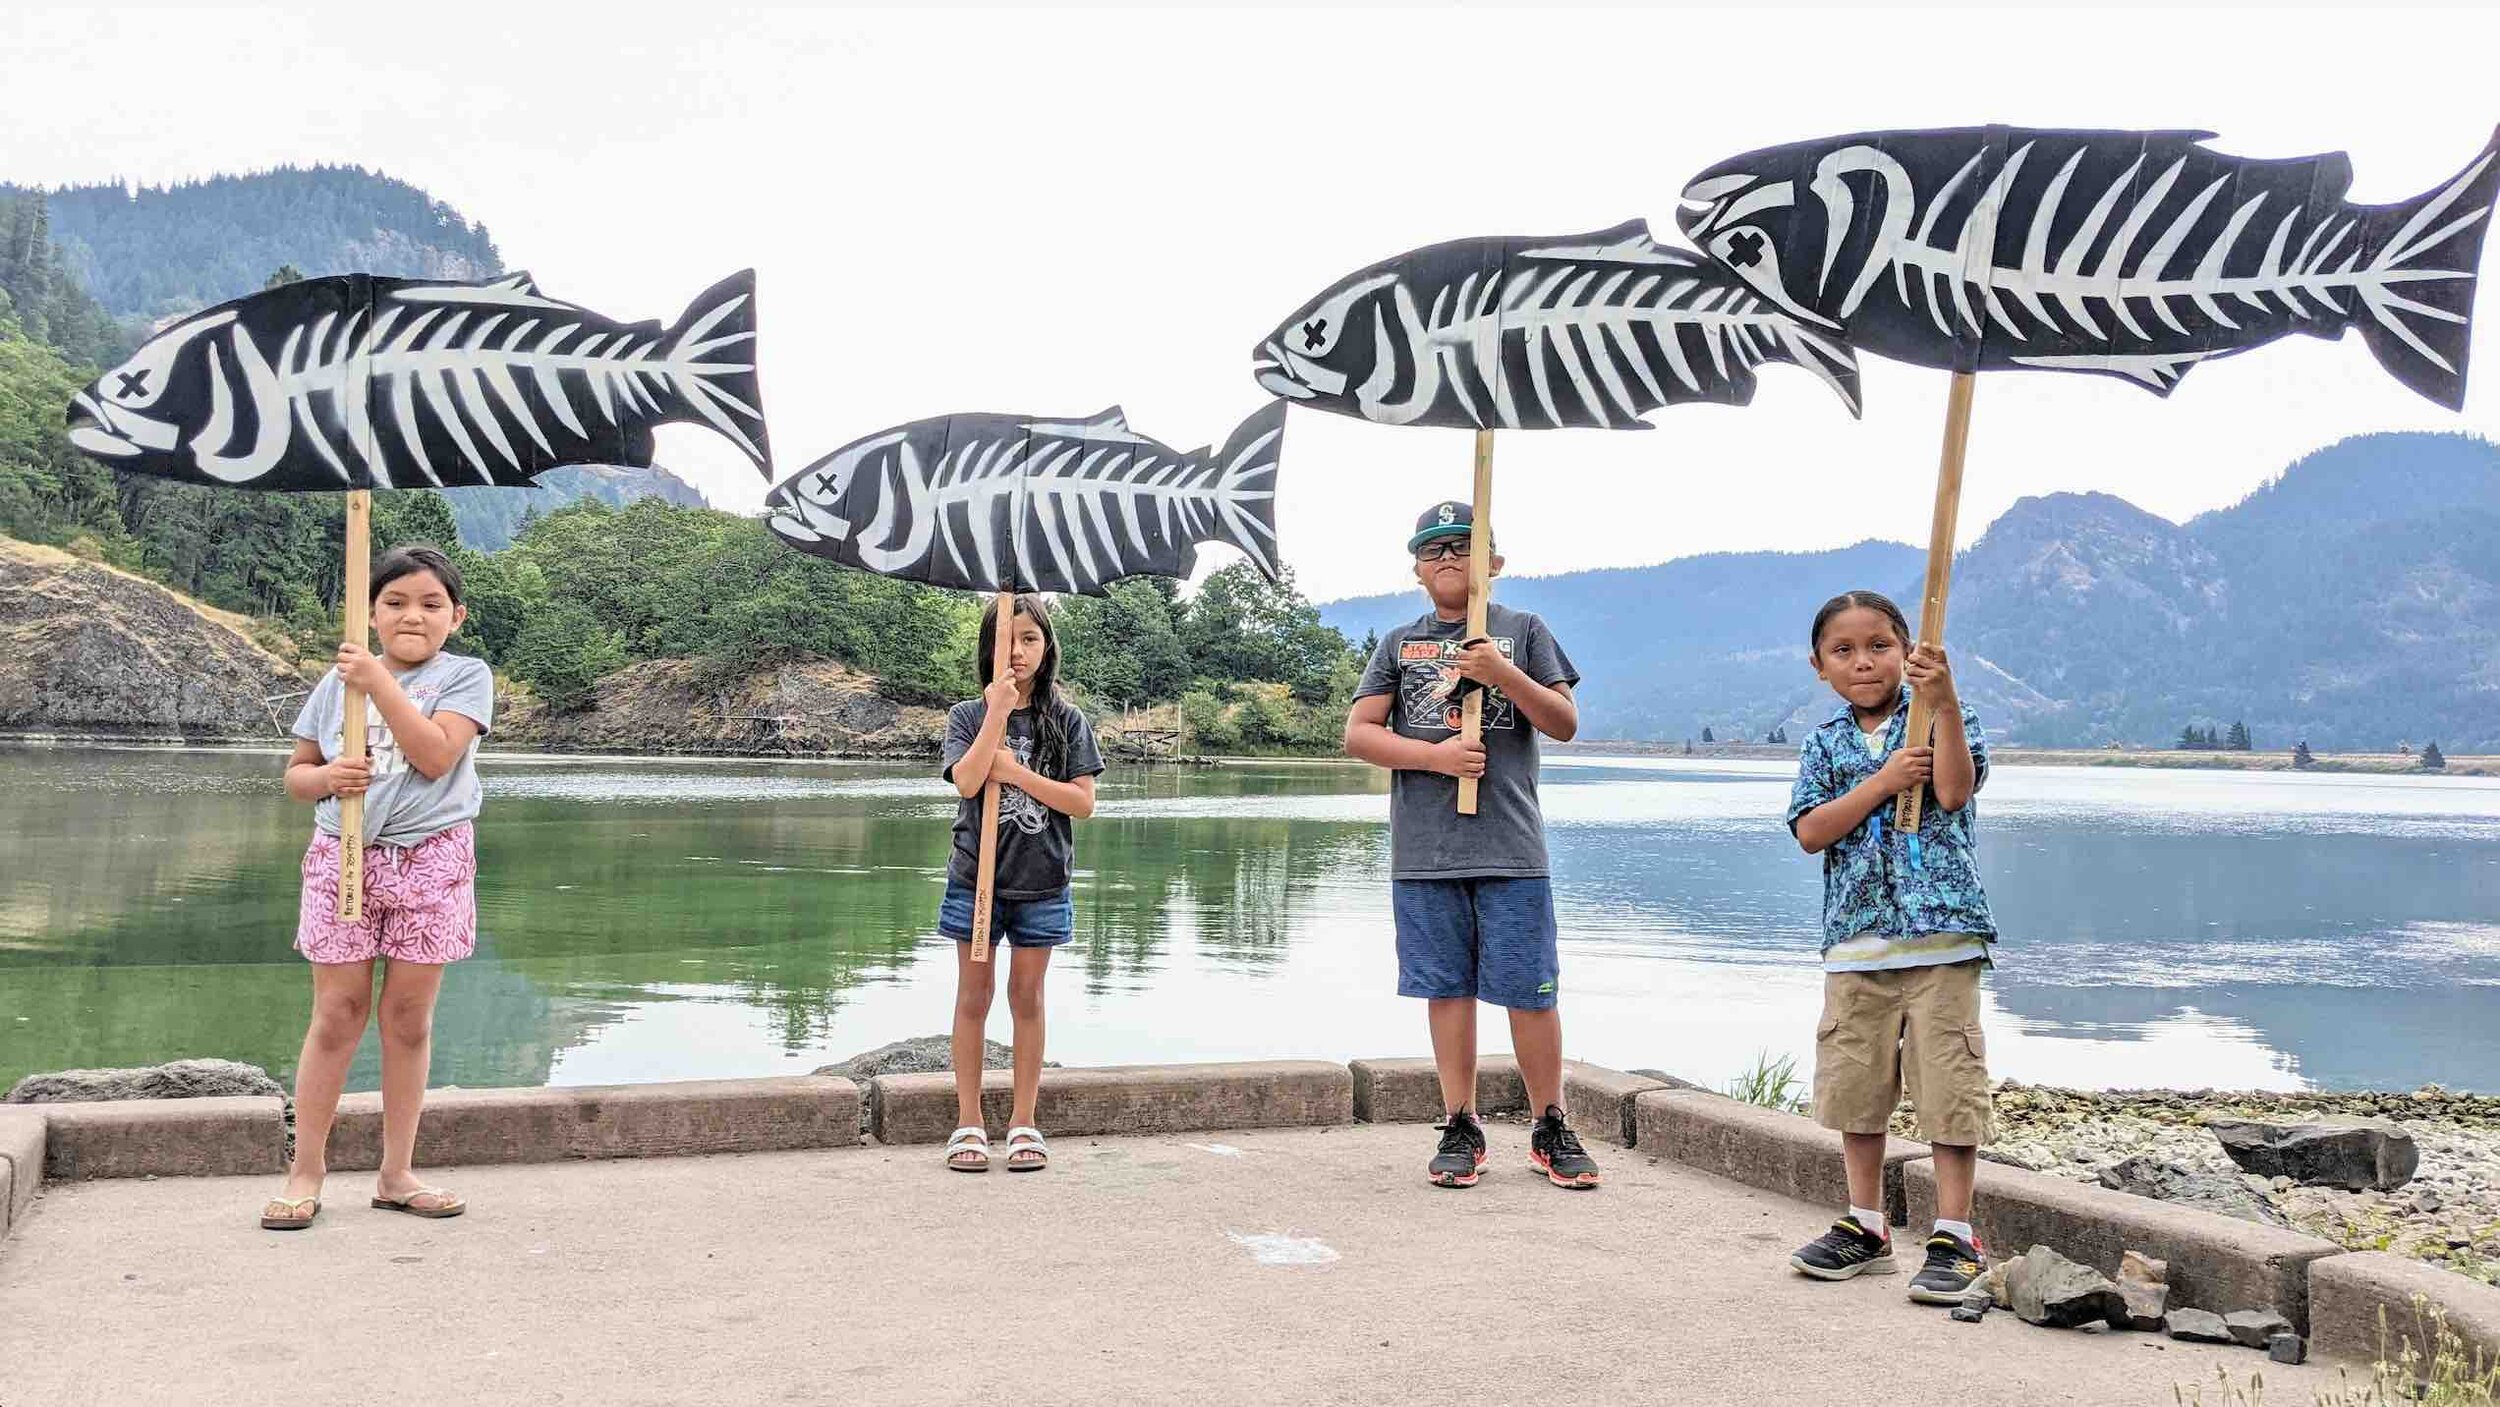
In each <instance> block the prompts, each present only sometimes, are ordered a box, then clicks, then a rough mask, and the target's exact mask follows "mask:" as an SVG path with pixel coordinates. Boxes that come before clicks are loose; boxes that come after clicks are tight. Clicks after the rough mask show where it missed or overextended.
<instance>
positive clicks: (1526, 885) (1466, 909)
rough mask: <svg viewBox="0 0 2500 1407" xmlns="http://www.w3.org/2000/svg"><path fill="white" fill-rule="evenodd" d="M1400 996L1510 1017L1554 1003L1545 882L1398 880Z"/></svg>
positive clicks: (1549, 896)
mask: <svg viewBox="0 0 2500 1407" xmlns="http://www.w3.org/2000/svg"><path fill="white" fill-rule="evenodd" d="M1389 888H1390V902H1391V905H1392V907H1393V908H1394V909H1395V910H1396V913H1397V925H1398V995H1399V996H1402V997H1476V998H1479V999H1481V1000H1484V1001H1488V1002H1491V1003H1493V1004H1494V1005H1495V1006H1506V1007H1509V1008H1511V1009H1513V1010H1515V1011H1545V1010H1548V1009H1550V1008H1552V1006H1553V1005H1554V996H1555V987H1556V984H1557V980H1558V978H1559V976H1560V968H1561V960H1560V959H1559V958H1558V957H1557V956H1556V955H1555V951H1554V936H1555V935H1554V887H1553V885H1552V884H1550V883H1548V882H1547V881H1545V880H1543V879H1400V880H1393V881H1391V882H1390V886H1389Z"/></svg>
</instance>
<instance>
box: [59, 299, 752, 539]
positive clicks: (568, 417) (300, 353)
mask: <svg viewBox="0 0 2500 1407" xmlns="http://www.w3.org/2000/svg"><path fill="white" fill-rule="evenodd" d="M754 344H755V274H754V271H753V270H748V271H746V272H743V273H739V274H736V275H734V276H732V277H730V278H728V279H725V280H723V281H722V282H720V283H718V284H716V285H714V286H713V287H712V288H711V289H710V290H709V291H707V292H706V293H704V294H703V296H701V297H700V298H697V299H696V300H695V301H694V305H693V306H692V307H690V308H688V309H687V310H686V312H685V315H684V316H683V317H682V318H680V319H679V320H678V322H677V324H676V325H675V326H673V327H666V328H664V327H662V326H661V325H660V324H658V323H657V322H639V323H620V322H612V321H610V320H608V319H607V318H604V317H601V316H600V315H598V314H597V313H594V312H591V311H589V310H588V309H586V308H581V307H576V306H575V305H573V304H571V303H566V302H562V301H560V300H557V299H553V298H549V297H547V296H546V295H544V294H542V293H540V292H539V291H538V289H537V287H536V285H534V284H532V283H531V282H530V278H529V275H527V274H514V275H512V276H510V277H507V278H501V279H496V280H494V281H492V282H488V283H478V284H467V283H429V282H424V281H421V280H415V279H401V278H381V277H376V276H373V275H368V274H339V275H333V276H329V277H324V278H313V279H305V280H303V281H301V282H299V283H290V284H284V285H281V286H279V287H277V288H272V289H268V290H265V291H263V292H260V293H255V294H252V295H250V296H249V297H245V298H238V299H236V300H234V301H233V302H230V303H223V304H220V305H218V306H217V307H214V308H210V309H208V310H207V311H205V312H201V313H196V314H194V315H192V316H190V317H188V318H185V319H183V320H182V321H181V322H179V323H176V324H174V325H173V326H172V327H169V328H167V329H166V330H164V331H162V332H160V333H158V334H157V335H156V336H154V337H152V338H150V339H149V340H148V343H147V345H146V346H144V347H141V348H140V349H139V351H138V353H137V354H136V355H134V356H132V357H131V358H130V360H128V361H126V362H124V363H122V364H121V365H120V366H118V367H115V368H114V369H113V370H111V371H108V372H106V373H105V374H104V375H103V377H102V378H100V379H99V380H98V381H97V382H96V383H95V384H94V385H92V386H90V387H88V388H87V389H86V390H85V391H83V392H80V393H79V395H78V397H77V398H76V399H75V400H74V401H73V402H72V403H71V405H70V409H69V423H70V427H71V428H70V441H71V443H72V444H75V445H76V446H77V447H78V448H79V449H81V450H83V451H85V452H86V453H87V454H89V455H92V456H94V457H95V458H97V459H99V460H101V461H103V462H104V463H106V464H109V465H111V466H112V467H113V468H115V469H118V470H123V471H125V472H129V473H135V474H150V475H156V476H158V477H162V478H168V479H180V480H184V481H187V482H191V483H202V484H219V485H225V486H229V487H233V488H247V489H267V490H275V491H279V492H296V493H301V492H316V491H323V490H329V491H337V490H343V489H372V488H382V489H391V488H399V489H408V488H457V487H473V486H481V485H521V484H527V483H528V482H530V480H531V478H532V477H533V476H534V475H538V474H542V473H545V472H546V471H547V470H549V469H553V468H557V467H559V466H561V465H568V464H633V465H648V464H649V463H650V462H651V430H652V427H653V426H655V425H659V424H662V423H666V422H671V421H676V422H685V423H690V424H697V425H703V426H707V427H709V428H711V429H712V430H715V431H717V432H719V433H720V434H721V435H722V436H724V437H726V438H727V439H728V440H729V441H730V442H731V443H732V444H734V445H736V446H737V447H738V449H739V450H740V452H742V453H744V454H745V455H746V457H747V458H748V459H749V460H751V461H753V463H754V464H755V467H756V469H757V470H758V471H759V472H762V473H764V474H766V475H767V476H768V477H769V475H770V473H771V466H772V460H771V454H770V450H769V446H768V444H767V442H766V439H765V433H764V418H763V413H762V411H761V410H760V409H759V407H760V405H761V404H762V399H761V397H760V396H759V395H758V394H757V388H756V376H755V345H754Z"/></svg>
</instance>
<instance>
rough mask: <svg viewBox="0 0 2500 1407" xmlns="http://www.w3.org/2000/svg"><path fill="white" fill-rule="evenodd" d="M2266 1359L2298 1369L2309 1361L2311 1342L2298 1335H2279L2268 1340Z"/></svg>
mask: <svg viewBox="0 0 2500 1407" xmlns="http://www.w3.org/2000/svg"><path fill="white" fill-rule="evenodd" d="M2266 1357H2268V1358H2271V1359H2273V1360H2274V1361H2275V1362H2277V1363H2289V1364H2292V1365H2293V1366H2295V1367H2297V1366H2299V1365H2300V1364H2303V1363H2306V1362H2308V1361H2309V1341H2308V1340H2307V1339H2304V1338H2302V1337H2301V1336H2300V1335H2298V1334H2277V1335H2275V1336H2274V1337H2273V1338H2270V1339H2268V1340H2266Z"/></svg>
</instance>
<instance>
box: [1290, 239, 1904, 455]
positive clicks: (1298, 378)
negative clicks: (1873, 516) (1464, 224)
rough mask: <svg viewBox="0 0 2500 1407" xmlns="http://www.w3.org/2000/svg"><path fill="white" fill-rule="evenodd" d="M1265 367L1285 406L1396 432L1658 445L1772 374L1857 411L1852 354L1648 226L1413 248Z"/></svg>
mask: <svg viewBox="0 0 2500 1407" xmlns="http://www.w3.org/2000/svg"><path fill="white" fill-rule="evenodd" d="M1251 356H1252V363H1253V368H1252V369H1253V371H1254V373H1255V374H1256V376H1257V378H1258V382H1259V384H1260V385H1261V386H1263V387H1265V388H1266V389H1267V390H1268V391H1269V392H1271V393H1273V394H1275V395H1277V396H1281V397H1284V398H1285V399H1287V400H1290V401H1294V402H1297V403H1299V404H1302V405H1307V406H1312V407H1315V408H1318V409H1321V410H1330V411H1335V412H1337V413H1338V414H1340V415H1354V416H1360V417H1361V418H1363V419H1365V420H1376V421H1380V422H1382V423H1384V424H1390V425H1442V426H1465V427H1472V428H1474V429H1479V430H1494V429H1500V430H1549V429H1557V428H1562V427H1570V426H1578V427H1594V428H1597V429H1611V430H1646V429H1648V428H1649V426H1648V424H1647V423H1646V422H1645V421H1643V420H1642V419H1641V417H1642V416H1644V415H1646V414H1648V413H1649V412H1650V411H1653V410H1656V409H1658V408H1659V407H1660V406H1666V405H1678V404H1682V403H1684V402H1688V401H1715V402H1718V403H1721V404H1724V405H1743V404H1745V403H1746V402H1748V401H1750V400H1752V399H1753V391H1754V368H1755V367H1756V366H1758V365H1760V364H1761V363H1763V362H1766V361H1777V362H1790V363H1793V364H1795V365H1797V366H1801V367H1803V368H1805V369H1806V370H1807V371H1809V372H1812V373H1813V374H1814V375H1815V376H1817V377H1819V378H1821V379H1822V381H1823V382H1824V383H1825V384H1826V385H1829V386H1830V387H1831V388H1832V389H1833V390H1834V391H1835V392H1837V393H1838V394H1839V396H1840V398H1841V400H1842V401H1843V402H1844V403H1846V404H1847V405H1848V407H1849V412H1850V414H1852V415H1855V414H1856V413H1857V411H1858V368H1857V360H1856V358H1855V357H1854V356H1852V355H1851V353H1850V350H1849V348H1848V347H1847V346H1846V345H1845V344H1844V343H1843V342H1842V341H1841V339H1839V338H1838V337H1835V336H1833V335H1832V334H1830V333H1829V332H1825V331H1821V330H1818V329H1816V328H1814V327H1811V326H1808V325H1807V324H1806V323H1805V322H1803V321H1800V320H1799V319H1798V318H1796V317H1793V316H1791V315H1790V314H1789V313H1787V312H1784V311H1782V310H1781V309H1780V308H1779V307H1776V306H1773V303H1772V302H1771V301H1770V300H1767V299H1766V298H1765V297H1764V296H1763V295H1762V294H1760V293H1758V292H1756V291H1755V290H1754V289H1752V288H1750V287H1748V286H1747V285H1746V283H1745V281H1744V280H1742V279H1739V278H1736V277H1735V276H1733V275H1731V274H1730V273H1729V272H1728V271H1727V270H1725V269H1723V268H1720V267H1719V266H1718V265H1716V264H1714V263H1712V262H1711V261H1710V260H1708V259H1704V258H1702V257H1700V256H1698V255H1695V254H1692V253H1689V252H1687V251H1685V250H1681V249H1673V248H1664V247H1661V246H1660V245H1658V244H1657V243H1655V242H1653V241H1652V240H1651V238H1650V233H1649V226H1648V225H1647V224H1646V223H1644V222H1642V221H1638V220H1635V221H1633V222H1631V223H1629V224H1625V225H1618V226H1616V227H1615V228H1613V229H1611V230H1600V231H1597V232H1594V233H1591V234H1582V235H1557V236H1553V237H1550V238H1528V237H1511V238H1478V239H1460V240H1452V241H1450V242H1449V243H1447V244H1435V245H1429V246H1427V247H1425V248H1422V249H1417V250H1412V251H1409V252H1408V253H1405V254H1401V255H1399V256H1398V257H1396V258H1394V259H1389V260H1385V261H1383V262H1381V263H1378V264H1374V265H1372V266H1371V267H1369V268H1366V269H1361V270H1358V271H1357V272H1355V273H1353V274H1349V275H1348V276H1346V277H1345V278H1342V279H1340V280H1338V281H1337V282H1336V283H1335V284H1334V285H1332V286H1331V287H1330V288H1329V289H1328V290H1327V291H1326V292H1324V293H1322V294H1320V295H1319V296H1318V297H1317V298H1314V299H1312V300H1311V301H1310V302H1309V303H1307V304H1305V305H1304V306H1303V308H1302V310H1301V311H1300V312H1298V313H1296V314H1294V315H1293V316H1292V317H1290V318H1287V319H1286V320H1285V321H1284V323H1283V324H1282V325H1281V326H1279V327H1278V328H1277V329H1276V331H1275V332H1274V333H1273V334H1271V335H1270V336H1269V337H1268V339H1267V340H1266V341H1265V342H1263V343H1261V344H1260V345H1259V347H1258V348H1257V349H1256V350H1255V351H1253V352H1252V354H1251Z"/></svg>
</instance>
